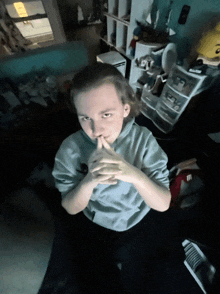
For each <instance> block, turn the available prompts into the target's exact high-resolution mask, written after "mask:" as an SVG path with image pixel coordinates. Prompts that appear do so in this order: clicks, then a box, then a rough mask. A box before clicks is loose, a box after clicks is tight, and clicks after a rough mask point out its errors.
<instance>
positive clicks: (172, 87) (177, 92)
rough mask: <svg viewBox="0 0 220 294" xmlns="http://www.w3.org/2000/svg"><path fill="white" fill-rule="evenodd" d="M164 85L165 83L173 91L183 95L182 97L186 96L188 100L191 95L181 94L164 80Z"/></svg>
mask: <svg viewBox="0 0 220 294" xmlns="http://www.w3.org/2000/svg"><path fill="white" fill-rule="evenodd" d="M166 85H167V87H169V88H170V89H171V90H172V91H173V92H175V93H176V94H178V95H179V96H182V97H184V98H186V99H188V100H190V99H191V96H186V95H184V94H182V93H181V92H179V91H177V90H176V89H175V88H173V87H172V86H170V85H169V83H168V82H166Z"/></svg>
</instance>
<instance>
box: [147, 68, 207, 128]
mask: <svg viewBox="0 0 220 294" xmlns="http://www.w3.org/2000/svg"><path fill="white" fill-rule="evenodd" d="M210 83H211V77H209V76H206V75H201V74H195V73H191V72H188V71H186V70H185V69H184V68H183V67H181V66H178V65H174V66H173V67H172V69H171V71H170V73H169V76H168V79H167V82H166V84H165V86H164V88H163V91H162V93H161V95H160V97H157V96H155V95H153V94H152V92H151V91H149V90H148V88H147V85H145V86H144V88H143V92H142V96H141V100H142V102H143V108H142V113H143V114H144V115H145V116H146V117H148V118H150V119H151V120H152V121H153V123H154V124H155V125H156V126H157V127H158V128H159V129H160V130H161V131H163V132H164V133H168V132H170V131H171V130H172V129H173V126H174V125H175V123H176V122H177V121H178V119H179V117H180V115H181V114H182V113H183V111H184V110H185V108H186V106H187V105H188V103H189V101H190V100H191V98H192V97H193V96H195V95H197V94H199V93H200V92H202V91H204V90H205V89H207V88H208V87H209V86H210Z"/></svg>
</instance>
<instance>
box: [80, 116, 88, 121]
mask: <svg viewBox="0 0 220 294" xmlns="http://www.w3.org/2000/svg"><path fill="white" fill-rule="evenodd" d="M81 120H83V121H87V120H90V117H88V116H84V117H82V118H81Z"/></svg>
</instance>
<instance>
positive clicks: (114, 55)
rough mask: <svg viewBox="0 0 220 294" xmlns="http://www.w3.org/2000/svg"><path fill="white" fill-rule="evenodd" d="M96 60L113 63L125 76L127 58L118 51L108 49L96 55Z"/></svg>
mask: <svg viewBox="0 0 220 294" xmlns="http://www.w3.org/2000/svg"><path fill="white" fill-rule="evenodd" d="M96 60H97V61H99V62H103V63H109V64H112V65H114V67H116V68H117V69H118V70H119V71H120V72H121V73H122V75H123V76H124V77H125V72H126V65H127V60H126V59H125V58H124V57H123V56H122V55H121V54H120V53H118V52H116V51H110V52H106V53H102V54H99V55H97V56H96Z"/></svg>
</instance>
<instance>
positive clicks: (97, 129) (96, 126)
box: [91, 121, 103, 137]
mask: <svg viewBox="0 0 220 294" xmlns="http://www.w3.org/2000/svg"><path fill="white" fill-rule="evenodd" d="M91 128H92V133H93V135H94V137H99V136H101V135H103V127H102V125H101V124H100V122H95V121H92V123H91Z"/></svg>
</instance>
